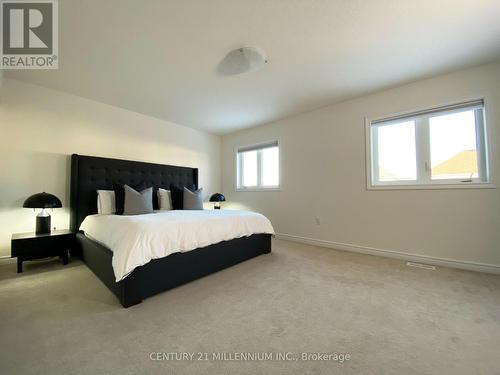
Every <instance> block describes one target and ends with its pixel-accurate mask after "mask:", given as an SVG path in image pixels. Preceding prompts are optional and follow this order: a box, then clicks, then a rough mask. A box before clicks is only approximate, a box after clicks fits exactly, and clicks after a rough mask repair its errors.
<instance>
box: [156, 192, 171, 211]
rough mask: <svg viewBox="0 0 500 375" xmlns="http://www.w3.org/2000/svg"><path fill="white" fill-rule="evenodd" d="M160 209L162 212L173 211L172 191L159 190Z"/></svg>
mask: <svg viewBox="0 0 500 375" xmlns="http://www.w3.org/2000/svg"><path fill="white" fill-rule="evenodd" d="M157 195H158V207H159V209H160V210H161V211H169V210H171V209H172V195H171V194H170V190H165V189H162V188H160V189H158V193H157Z"/></svg>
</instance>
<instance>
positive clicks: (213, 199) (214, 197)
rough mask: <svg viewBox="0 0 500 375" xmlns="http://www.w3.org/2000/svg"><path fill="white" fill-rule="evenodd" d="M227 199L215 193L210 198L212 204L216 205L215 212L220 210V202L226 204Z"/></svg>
mask: <svg viewBox="0 0 500 375" xmlns="http://www.w3.org/2000/svg"><path fill="white" fill-rule="evenodd" d="M225 201H226V197H225V196H224V195H222V194H221V193H215V194H213V195H212V196H211V197H210V202H215V203H214V210H220V202H225Z"/></svg>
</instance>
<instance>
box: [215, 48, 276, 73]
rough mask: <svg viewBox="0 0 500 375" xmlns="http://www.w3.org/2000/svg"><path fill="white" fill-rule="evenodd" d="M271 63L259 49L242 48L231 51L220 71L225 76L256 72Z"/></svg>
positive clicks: (222, 62) (220, 65) (222, 63)
mask: <svg viewBox="0 0 500 375" xmlns="http://www.w3.org/2000/svg"><path fill="white" fill-rule="evenodd" d="M268 62H269V60H268V58H267V55H266V54H265V52H264V51H262V50H261V49H259V48H257V47H240V48H236V49H233V50H232V51H230V52H229V53H228V54H227V55H226V57H224V59H223V60H222V61H221V63H220V64H219V67H218V71H219V72H220V73H221V74H224V75H235V74H243V73H250V72H255V71H257V70H260V69H262V67H263V66H264V65H265V64H267V63H268Z"/></svg>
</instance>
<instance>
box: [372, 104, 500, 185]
mask: <svg viewBox="0 0 500 375" xmlns="http://www.w3.org/2000/svg"><path fill="white" fill-rule="evenodd" d="M474 107H476V108H478V109H482V116H477V112H476V149H477V155H478V156H477V157H478V174H479V177H478V178H473V179H443V180H432V179H431V170H430V168H429V165H430V137H429V117H430V116H432V115H435V114H437V113H439V114H449V113H456V112H461V111H464V110H467V108H471V109H472V108H474ZM404 120H415V143H416V145H415V146H416V158H417V179H416V180H411V181H383V182H380V181H378V179H377V176H376V175H375V174H376V173H377V168H375V165H376V160H375V159H376V157H375V155H377V152H376V151H377V150H376V146H375V145H376V139H373V137H372V127H373V126H376V125H377V124H380V123H390V122H392V121H394V122H403V121H404ZM365 135H366V137H365V138H366V187H367V189H368V190H387V189H389V190H391V189H392V190H394V189H464V188H496V186H495V185H493V184H492V181H491V174H490V171H491V170H492V169H491V158H490V156H489V151H490V147H489V139H488V129H487V121H486V101H485V99H484V98H481V99H476V100H469V101H464V102H459V103H454V104H448V105H442V106H439V107H433V108H426V109H420V110H416V111H412V112H407V113H399V114H395V115H391V116H383V117H380V118H376V119H369V118H365Z"/></svg>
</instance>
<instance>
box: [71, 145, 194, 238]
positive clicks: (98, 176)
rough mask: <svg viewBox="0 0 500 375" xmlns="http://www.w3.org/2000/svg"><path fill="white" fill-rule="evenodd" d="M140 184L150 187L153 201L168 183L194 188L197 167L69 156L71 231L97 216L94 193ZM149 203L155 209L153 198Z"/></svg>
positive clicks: (155, 204)
mask: <svg viewBox="0 0 500 375" xmlns="http://www.w3.org/2000/svg"><path fill="white" fill-rule="evenodd" d="M141 181H144V183H145V184H146V186H153V188H154V192H153V198H156V190H157V189H158V188H160V187H161V188H164V189H169V188H170V184H176V185H178V186H181V187H182V186H188V185H191V184H194V185H195V186H196V188H198V168H188V167H176V166H172V165H162V164H152V163H144V162H139V161H130V160H119V159H107V158H98V157H94V156H82V155H77V154H73V155H71V194H70V195H71V196H70V206H71V216H70V228H71V230H72V231H74V232H76V231H77V230H78V228H79V227H80V224H81V223H82V221H83V219H85V217H86V216H87V215H91V214H96V213H97V190H113V182H117V183H122V184H128V185H135V184H138V183H140V182H141ZM153 202H154V203H153V206H154V208H155V209H156V208H158V202H157V199H153Z"/></svg>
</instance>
